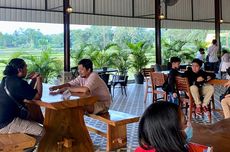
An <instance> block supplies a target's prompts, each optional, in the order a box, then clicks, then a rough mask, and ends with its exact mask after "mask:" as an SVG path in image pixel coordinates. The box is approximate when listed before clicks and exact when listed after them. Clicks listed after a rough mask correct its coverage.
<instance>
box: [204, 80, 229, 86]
mask: <svg viewBox="0 0 230 152" xmlns="http://www.w3.org/2000/svg"><path fill="white" fill-rule="evenodd" d="M228 81H229V80H222V79H212V80H210V81H208V83H209V84H212V85H224V84H225V83H227V82H228Z"/></svg>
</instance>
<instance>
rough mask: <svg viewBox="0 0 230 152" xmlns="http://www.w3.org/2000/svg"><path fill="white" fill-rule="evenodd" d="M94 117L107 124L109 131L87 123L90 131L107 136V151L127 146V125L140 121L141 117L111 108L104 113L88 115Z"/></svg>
mask: <svg viewBox="0 0 230 152" xmlns="http://www.w3.org/2000/svg"><path fill="white" fill-rule="evenodd" d="M87 116H89V117H91V118H93V119H97V120H99V121H102V122H104V123H106V124H107V132H106V131H104V130H100V129H98V128H95V127H93V126H90V125H88V124H87V128H88V130H89V131H91V132H94V133H96V134H99V135H101V136H103V137H105V138H107V145H106V151H111V150H116V149H119V148H123V147H126V145H127V130H126V125H127V124H129V123H133V122H138V121H139V117H138V116H134V115H131V114H127V113H123V112H119V111H114V110H109V112H108V113H106V114H103V115H94V114H89V115H87Z"/></svg>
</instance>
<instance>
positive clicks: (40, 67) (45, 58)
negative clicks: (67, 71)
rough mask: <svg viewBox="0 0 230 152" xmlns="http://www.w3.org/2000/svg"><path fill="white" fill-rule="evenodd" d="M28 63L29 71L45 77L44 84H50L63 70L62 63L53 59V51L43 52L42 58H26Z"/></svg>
mask: <svg viewBox="0 0 230 152" xmlns="http://www.w3.org/2000/svg"><path fill="white" fill-rule="evenodd" d="M24 58H25V59H27V61H28V62H27V63H28V71H29V72H32V71H35V72H38V73H40V74H41V75H42V77H43V82H45V83H48V82H49V80H50V79H52V78H53V77H54V76H57V75H58V74H59V73H60V72H61V71H62V69H63V67H62V65H63V63H62V61H61V60H59V59H58V58H56V57H52V51H51V49H49V48H48V49H47V50H43V51H41V55H40V56H33V55H31V56H25V57H24Z"/></svg>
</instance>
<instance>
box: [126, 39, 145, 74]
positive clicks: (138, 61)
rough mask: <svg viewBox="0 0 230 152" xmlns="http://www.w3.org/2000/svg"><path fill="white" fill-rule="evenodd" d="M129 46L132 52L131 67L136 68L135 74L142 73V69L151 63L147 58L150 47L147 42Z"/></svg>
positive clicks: (128, 44)
mask: <svg viewBox="0 0 230 152" xmlns="http://www.w3.org/2000/svg"><path fill="white" fill-rule="evenodd" d="M127 46H128V47H129V49H130V52H131V57H130V63H131V67H132V68H134V72H135V73H140V72H141V69H142V68H144V67H145V66H146V65H147V64H148V62H149V59H148V58H147V57H146V52H147V51H148V48H149V46H148V44H147V43H146V42H138V43H127Z"/></svg>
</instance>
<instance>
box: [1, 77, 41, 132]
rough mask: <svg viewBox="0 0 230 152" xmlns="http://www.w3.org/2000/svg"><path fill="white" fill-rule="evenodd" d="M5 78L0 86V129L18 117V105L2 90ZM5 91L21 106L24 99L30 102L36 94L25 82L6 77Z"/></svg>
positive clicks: (17, 78)
mask: <svg viewBox="0 0 230 152" xmlns="http://www.w3.org/2000/svg"><path fill="white" fill-rule="evenodd" d="M5 80H6V77H4V78H3V79H2V81H1V84H0V128H3V127H5V126H6V125H8V124H9V123H10V122H11V121H12V120H13V119H14V118H15V117H18V114H19V108H18V105H17V104H16V103H15V102H14V101H13V100H12V99H11V98H10V97H9V96H8V95H7V94H6V92H5V90H4V86H5ZM6 85H7V89H8V90H9V92H10V94H11V95H12V96H13V97H14V99H16V100H17V101H18V102H19V103H21V104H23V105H24V103H23V100H24V99H28V100H31V99H33V98H34V96H35V95H36V93H37V90H36V89H33V88H32V87H31V86H30V85H29V84H28V83H27V82H26V81H25V80H23V79H22V78H19V77H17V76H7V81H6Z"/></svg>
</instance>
